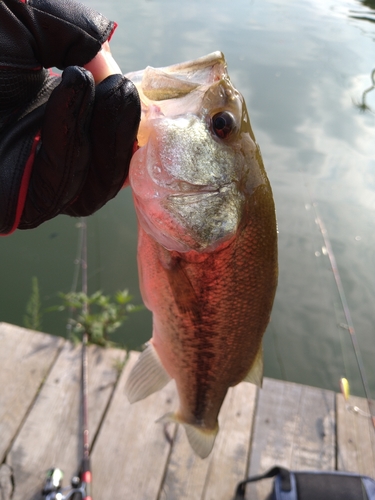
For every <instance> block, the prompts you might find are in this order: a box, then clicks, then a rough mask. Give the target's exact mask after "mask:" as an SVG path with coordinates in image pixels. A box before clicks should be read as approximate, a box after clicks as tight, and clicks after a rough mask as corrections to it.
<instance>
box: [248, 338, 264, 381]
mask: <svg viewBox="0 0 375 500" xmlns="http://www.w3.org/2000/svg"><path fill="white" fill-rule="evenodd" d="M244 382H250V383H251V384H255V385H257V386H258V387H262V383H263V346H262V345H261V346H260V348H259V351H258V353H257V355H256V357H255V360H254V362H253V364H252V365H251V368H250V370H249V372H248V374H247V375H246V377H245V378H244Z"/></svg>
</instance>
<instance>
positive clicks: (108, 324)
mask: <svg viewBox="0 0 375 500" xmlns="http://www.w3.org/2000/svg"><path fill="white" fill-rule="evenodd" d="M59 296H60V298H61V299H62V302H63V303H62V305H61V306H57V307H55V308H53V309H54V310H58V311H69V313H70V318H69V320H68V326H69V329H70V336H71V339H72V340H73V341H74V342H79V341H80V340H81V339H82V334H83V332H84V331H86V333H87V334H88V337H89V342H91V343H92V344H97V345H100V346H109V345H114V343H113V342H111V341H110V340H109V336H110V335H111V334H112V333H113V332H114V331H115V330H117V329H118V328H119V327H120V326H121V325H122V323H123V322H124V321H125V320H126V319H127V317H128V315H129V314H130V313H132V312H135V311H139V310H140V309H142V308H143V306H135V305H133V304H131V303H130V301H131V300H132V296H131V295H129V292H128V290H122V291H119V292H117V293H116V294H115V295H114V297H113V300H112V299H111V297H110V296H109V295H104V294H103V292H102V291H101V290H98V291H97V292H95V293H93V294H92V295H90V296H89V295H86V294H85V293H83V292H69V293H59Z"/></svg>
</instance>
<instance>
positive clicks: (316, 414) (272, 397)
mask: <svg viewBox="0 0 375 500" xmlns="http://www.w3.org/2000/svg"><path fill="white" fill-rule="evenodd" d="M275 465H281V466H284V467H288V468H291V469H294V470H312V469H321V470H332V469H334V468H335V395H334V393H333V392H331V391H326V390H323V389H317V388H314V387H308V386H301V385H297V384H293V383H290V382H282V381H279V380H271V379H265V380H264V386H263V389H262V390H261V391H260V392H259V402H258V408H257V413H256V418H255V425H254V435H253V443H252V450H251V455H250V466H249V473H248V474H249V476H252V475H256V474H260V473H263V472H266V471H267V470H268V469H270V468H271V467H273V466H275ZM271 485H272V481H271V480H264V481H262V482H260V483H257V484H249V485H248V486H247V488H246V492H247V493H246V495H247V496H246V498H247V499H248V500H250V499H251V500H264V499H265V498H266V497H267V495H268V494H269V493H270V490H271Z"/></svg>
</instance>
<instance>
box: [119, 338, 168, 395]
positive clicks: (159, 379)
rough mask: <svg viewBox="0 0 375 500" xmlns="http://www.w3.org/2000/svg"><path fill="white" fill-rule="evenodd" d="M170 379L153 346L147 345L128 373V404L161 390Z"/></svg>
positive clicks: (126, 387) (126, 390)
mask: <svg viewBox="0 0 375 500" xmlns="http://www.w3.org/2000/svg"><path fill="white" fill-rule="evenodd" d="M170 379H171V377H170V376H169V375H168V373H167V372H166V370H165V368H164V367H163V365H162V364H161V361H160V358H159V356H158V354H157V352H156V351H155V348H154V346H153V345H152V344H151V343H149V344H148V346H147V347H146V349H145V350H144V351H143V352H142V353H141V355H140V356H139V358H138V361H137V362H136V364H135V365H134V367H133V369H132V371H131V372H130V375H129V377H128V380H127V381H126V384H125V393H126V395H127V397H128V400H129V401H130V403H135V402H136V401H140V400H141V399H144V398H146V397H147V396H149V395H150V394H153V393H154V392H156V391H159V390H160V389H162V388H163V387H164V386H165V385H166V384H167V383H168V382H169V381H170Z"/></svg>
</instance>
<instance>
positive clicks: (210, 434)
mask: <svg viewBox="0 0 375 500" xmlns="http://www.w3.org/2000/svg"><path fill="white" fill-rule="evenodd" d="M156 422H161V423H165V422H174V423H177V424H181V425H183V426H184V428H185V432H186V436H187V438H188V441H189V444H190V446H191V447H192V449H193V451H194V452H195V453H196V454H197V455H198V456H199V457H200V458H207V457H208V455H209V454H210V453H211V451H212V448H213V446H214V443H215V439H216V436H217V433H218V432H219V425H216V428H215V429H207V428H204V427H201V426H198V425H193V424H188V423H186V422H184V421H183V420H182V419H181V418H179V416H178V415H177V414H176V413H167V414H166V415H164V416H163V417H161V418H159V419H158V420H157V421H156Z"/></svg>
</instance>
